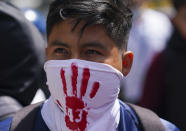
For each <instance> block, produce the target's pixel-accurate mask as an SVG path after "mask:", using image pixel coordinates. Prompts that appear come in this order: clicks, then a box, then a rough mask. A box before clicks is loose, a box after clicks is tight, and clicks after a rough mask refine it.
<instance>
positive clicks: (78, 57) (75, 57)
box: [71, 52, 80, 59]
mask: <svg viewBox="0 0 186 131" xmlns="http://www.w3.org/2000/svg"><path fill="white" fill-rule="evenodd" d="M71 59H80V53H78V52H72V55H71Z"/></svg>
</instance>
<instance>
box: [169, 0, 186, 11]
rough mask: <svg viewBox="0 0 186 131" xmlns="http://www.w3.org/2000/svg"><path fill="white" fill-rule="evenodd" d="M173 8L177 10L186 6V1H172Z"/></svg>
mask: <svg viewBox="0 0 186 131" xmlns="http://www.w3.org/2000/svg"><path fill="white" fill-rule="evenodd" d="M172 2H173V4H174V7H175V8H176V9H177V10H178V9H179V8H180V7H181V6H183V5H185V4H186V0H172Z"/></svg>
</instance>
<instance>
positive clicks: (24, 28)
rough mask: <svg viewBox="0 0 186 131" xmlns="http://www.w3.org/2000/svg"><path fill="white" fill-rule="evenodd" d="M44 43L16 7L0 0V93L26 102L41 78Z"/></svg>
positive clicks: (22, 102)
mask: <svg viewBox="0 0 186 131" xmlns="http://www.w3.org/2000/svg"><path fill="white" fill-rule="evenodd" d="M44 44H45V43H44V40H43V38H42V36H41V35H40V33H39V32H38V30H37V29H36V27H35V26H33V25H32V24H31V23H30V22H29V21H27V20H26V18H25V17H24V15H23V14H22V12H21V11H20V10H19V9H17V8H16V7H14V6H13V5H10V4H9V3H7V2H3V1H0V96H11V97H13V98H15V99H16V100H18V102H19V103H21V104H22V105H23V106H26V105H28V104H30V102H31V100H32V99H33V97H34V95H35V93H36V91H37V89H38V88H40V87H41V85H42V84H43V83H42V82H43V80H44V78H42V77H43V76H44V75H43V74H44V72H43V71H42V68H43V63H44V60H45V53H44V49H45V48H44Z"/></svg>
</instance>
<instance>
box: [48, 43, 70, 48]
mask: <svg viewBox="0 0 186 131" xmlns="http://www.w3.org/2000/svg"><path fill="white" fill-rule="evenodd" d="M51 45H52V46H64V47H66V48H70V46H69V45H68V44H66V43H64V42H60V41H53V42H52V43H51Z"/></svg>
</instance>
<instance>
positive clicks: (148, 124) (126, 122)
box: [118, 101, 180, 131]
mask: <svg viewBox="0 0 186 131" xmlns="http://www.w3.org/2000/svg"><path fill="white" fill-rule="evenodd" d="M129 105H130V106H129ZM129 105H128V104H126V103H124V102H122V101H120V123H119V127H118V128H119V129H123V130H124V129H125V130H131V131H141V130H149V129H152V128H157V127H160V128H161V129H162V130H166V131H180V130H179V129H178V128H177V127H176V126H175V125H174V124H172V123H170V122H168V121H166V120H163V119H161V118H159V117H158V116H157V115H156V114H155V113H153V112H152V111H150V110H148V109H145V108H142V107H138V106H135V105H133V106H131V104H129ZM136 108H138V109H136ZM136 112H137V113H136ZM149 116H150V117H149ZM153 121H154V122H153ZM119 131H122V130H119Z"/></svg>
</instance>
